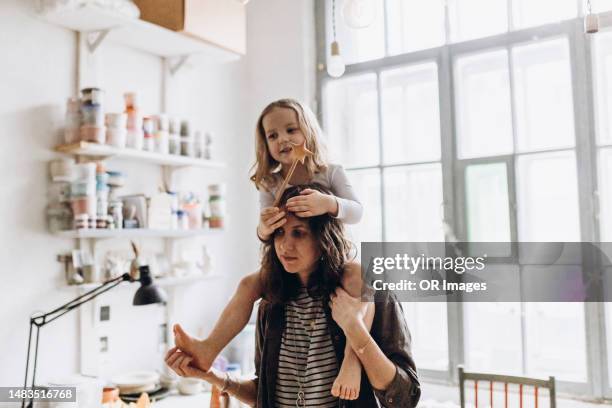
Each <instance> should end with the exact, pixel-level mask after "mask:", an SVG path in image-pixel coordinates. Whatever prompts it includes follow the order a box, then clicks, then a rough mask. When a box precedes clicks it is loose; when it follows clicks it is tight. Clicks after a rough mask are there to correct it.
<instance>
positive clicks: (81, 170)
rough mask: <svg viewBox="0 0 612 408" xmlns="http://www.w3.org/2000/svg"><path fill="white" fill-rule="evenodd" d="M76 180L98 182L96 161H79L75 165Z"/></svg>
mask: <svg viewBox="0 0 612 408" xmlns="http://www.w3.org/2000/svg"><path fill="white" fill-rule="evenodd" d="M74 172H75V174H74V176H75V180H78V181H80V182H88V183H95V182H96V163H91V162H90V163H79V164H75V165H74Z"/></svg>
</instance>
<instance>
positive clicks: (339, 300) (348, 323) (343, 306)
mask: <svg viewBox="0 0 612 408" xmlns="http://www.w3.org/2000/svg"><path fill="white" fill-rule="evenodd" d="M329 307H331V311H332V318H333V319H334V320H335V321H336V323H338V326H340V328H341V329H342V331H344V332H345V333H347V332H348V331H349V330H351V329H353V328H354V327H355V326H357V325H364V317H365V314H366V310H367V307H368V304H367V303H364V302H362V301H361V299H359V298H354V297H352V296H351V295H349V294H348V293H347V292H346V291H345V290H344V289H342V288H338V289H336V293H335V294H333V295H331V300H330V301H329Z"/></svg>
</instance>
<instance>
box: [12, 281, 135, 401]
mask: <svg viewBox="0 0 612 408" xmlns="http://www.w3.org/2000/svg"><path fill="white" fill-rule="evenodd" d="M123 281H129V282H133V281H134V279H132V278H131V277H130V275H129V274H128V273H124V274H123V275H121V276H118V277H116V278H113V279H110V280H108V281H106V282H104V283H103V284H102V285H100V286H98V287H96V288H93V289H92V290H90V291H89V292H86V293H84V294H82V295H81V296H78V297H76V298H75V299H72V300H71V301H69V302H68V303H66V304H64V305H62V306H60V307H58V308H56V309H53V310H52V311H50V312H48V313H45V314H42V315H39V316H35V317H31V318H30V334H29V336H28V353H27V357H26V369H25V379H24V383H23V388H24V389H25V388H26V387H27V386H28V374H29V368H30V351H31V348H32V331H33V328H34V327H36V345H35V348H34V369H33V372H32V385H31V387H32V389H33V388H34V387H35V383H36V361H37V359H38V338H39V331H40V328H41V327H43V326H45V325H47V324H49V323H51V322H52V321H54V320H56V319H58V318H60V317H62V316H63V315H65V314H66V313H68V312H70V311H71V310H73V309H76V308H78V307H79V306H81V305H82V304H84V303H87V302H89V301H91V300H93V299H95V298H96V297H98V296H100V295H101V294H103V293H105V292H108V291H109V290H111V289H113V288H114V287H115V286H118V285H119V284H120V283H121V282H123ZM25 403H26V399H25V398H23V399H22V400H21V407H22V408H24V407H25ZM33 404H34V402H33V400H32V399H30V403H29V404H28V407H32V406H33Z"/></svg>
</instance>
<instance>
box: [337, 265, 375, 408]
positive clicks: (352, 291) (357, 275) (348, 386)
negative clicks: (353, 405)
mask: <svg viewBox="0 0 612 408" xmlns="http://www.w3.org/2000/svg"><path fill="white" fill-rule="evenodd" d="M342 286H343V287H344V289H345V290H346V291H347V292H348V294H349V295H351V296H353V297H361V287H362V279H361V267H360V266H359V265H358V264H350V265H349V266H348V267H347V268H346V269H345V275H344V277H343V279H342ZM374 312H375V307H374V303H373V302H371V303H368V306H367V309H366V314H365V317H364V323H365V325H366V327H367V329H368V331H369V330H370V329H371V328H372V321H373V320H374ZM360 388H361V363H360V362H359V358H358V357H357V355H355V352H354V351H353V349H352V347H351V346H350V344H349V343H348V342H347V344H346V347H345V349H344V360H342V365H341V366H340V372H339V373H338V377H336V380H335V381H334V384H333V386H332V391H331V393H332V395H334V396H336V397H339V398H342V399H348V400H354V399H357V398H358V397H359V391H360Z"/></svg>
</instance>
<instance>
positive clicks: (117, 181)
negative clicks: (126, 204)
mask: <svg viewBox="0 0 612 408" xmlns="http://www.w3.org/2000/svg"><path fill="white" fill-rule="evenodd" d="M106 174H108V182H107V184H108V186H109V187H111V188H119V187H123V186H124V185H125V176H124V175H123V173H121V172H120V171H107V172H106Z"/></svg>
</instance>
